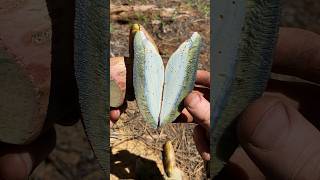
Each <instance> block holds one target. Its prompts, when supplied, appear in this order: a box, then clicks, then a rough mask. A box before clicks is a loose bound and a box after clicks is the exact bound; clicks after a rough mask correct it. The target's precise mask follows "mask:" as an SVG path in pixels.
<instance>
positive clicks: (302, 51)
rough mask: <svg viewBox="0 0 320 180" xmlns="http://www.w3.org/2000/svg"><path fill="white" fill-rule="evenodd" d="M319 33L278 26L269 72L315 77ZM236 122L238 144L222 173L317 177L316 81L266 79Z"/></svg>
mask: <svg viewBox="0 0 320 180" xmlns="http://www.w3.org/2000/svg"><path fill="white" fill-rule="evenodd" d="M319 50H320V36H319V35H317V34H315V33H311V32H308V31H304V30H300V29H293V28H282V29H281V30H280V35H279V40H278V44H277V49H276V57H275V60H274V64H273V69H272V71H273V72H277V73H282V74H287V75H294V76H297V77H300V78H303V79H306V80H309V81H312V82H314V83H318V84H319V82H320V68H319V67H320V51H319ZM267 91H268V92H266V93H265V94H264V95H263V97H262V98H260V99H258V100H256V101H255V102H254V103H252V104H251V105H249V106H248V108H247V109H246V110H245V112H244V113H243V114H242V116H241V118H240V119H239V122H238V138H239V142H240V144H241V146H242V148H243V149H242V148H238V149H237V150H236V152H235V153H234V154H233V156H232V157H231V158H230V163H229V164H228V165H227V167H226V168H225V170H224V173H222V174H223V175H222V176H223V177H224V178H235V177H237V179H239V178H243V179H264V178H265V177H267V178H271V179H319V178H320V141H319V140H320V132H319V130H318V129H319V127H320V123H319V119H320V111H319V104H318V103H319V102H320V93H319V92H320V87H319V85H315V84H310V83H305V82H287V81H279V80H274V79H271V80H270V81H269V83H268V87H267Z"/></svg>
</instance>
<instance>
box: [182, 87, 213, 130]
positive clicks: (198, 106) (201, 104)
mask: <svg viewBox="0 0 320 180" xmlns="http://www.w3.org/2000/svg"><path fill="white" fill-rule="evenodd" d="M184 105H185V107H186V109H187V110H188V112H189V113H190V114H191V115H192V116H193V118H194V121H195V122H196V123H198V124H199V125H201V126H202V127H204V128H205V130H206V131H207V132H209V129H210V103H209V102H208V101H207V100H206V99H205V98H204V97H203V96H201V95H200V94H199V93H196V92H192V93H190V94H189V95H188V96H187V97H186V98H185V100H184Z"/></svg>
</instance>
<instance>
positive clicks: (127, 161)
mask: <svg viewBox="0 0 320 180" xmlns="http://www.w3.org/2000/svg"><path fill="white" fill-rule="evenodd" d="M29 1H31V0H1V1H0V14H2V13H7V12H8V11H10V10H13V9H17V8H22V7H23V6H24V5H26V4H27V2H29ZM133 2H135V3H133ZM36 3H38V4H37V6H35V7H38V5H41V8H46V7H45V3H44V1H38V2H36ZM110 6H111V7H114V8H120V7H123V6H136V7H140V8H141V7H144V9H140V10H139V9H138V10H136V11H124V13H118V14H117V13H116V12H114V13H113V14H112V9H111V41H110V44H111V53H112V55H114V56H128V33H129V26H130V25H131V24H132V23H133V22H139V23H141V24H142V25H144V27H145V28H146V29H147V30H148V31H149V32H150V33H151V34H152V35H153V37H154V38H155V41H156V43H157V45H158V47H160V50H161V55H162V57H164V60H165V61H166V60H167V59H168V57H169V56H170V54H172V52H173V51H174V50H175V49H176V48H177V47H178V45H179V44H180V43H182V42H183V41H184V40H185V39H187V38H188V37H189V35H190V32H192V31H198V32H199V33H200V34H201V36H202V37H204V45H203V48H202V51H201V58H200V61H201V63H200V65H199V69H205V70H209V66H210V61H209V47H210V46H209V43H210V41H209V37H210V26H209V9H208V7H209V5H208V1H205V0H183V1H177V0H160V1H156V0H154V1H152V0H143V1H138V3H136V1H132V0H127V1H124V0H113V1H111V3H110ZM319 9H320V2H319V1H318V0H296V1H290V0H283V10H282V19H281V24H282V25H283V26H290V27H299V28H304V29H308V30H311V31H314V32H317V33H320V11H319ZM33 10H34V11H36V10H37V9H33ZM142 10H144V11H142ZM48 20H49V19H48ZM0 23H1V22H0ZM213 28H214V27H213ZM47 34H50V32H48V33H47ZM45 36H47V35H45ZM43 41H46V42H44V44H47V45H48V46H49V45H50V39H49V38H44V40H43ZM193 127H194V125H192V124H190V125H187V124H172V125H168V126H167V127H165V128H163V129H161V130H160V131H156V130H154V129H152V128H150V127H149V125H148V124H146V123H144V121H143V120H142V118H141V115H140V114H139V112H138V109H137V108H136V104H135V102H129V103H128V108H127V110H126V112H125V113H124V114H123V115H122V116H121V119H120V120H119V123H117V125H115V126H114V128H113V129H112V130H111V135H110V137H111V146H112V150H111V152H112V155H111V165H110V166H111V178H112V179H132V178H135V177H136V176H139V175H140V174H141V172H142V171H141V169H143V172H144V173H145V174H147V175H150V176H148V178H149V179H150V178H152V179H154V176H155V175H159V174H162V173H163V169H162V165H161V153H160V152H161V149H162V147H161V146H162V144H163V143H164V142H165V140H167V139H171V140H173V145H174V147H175V151H176V156H177V165H178V167H179V168H180V169H181V170H182V171H184V173H185V175H186V177H187V178H189V179H202V177H203V175H204V172H203V164H202V160H201V158H200V156H199V155H198V153H197V151H196V149H195V146H194V143H193V140H192V129H193ZM55 128H56V132H57V145H56V148H55V149H54V151H53V152H52V153H51V154H50V155H49V157H48V158H47V159H46V160H45V161H44V162H42V163H41V164H40V165H39V166H38V167H37V168H36V169H35V170H34V172H33V174H32V176H31V178H30V179H34V180H36V179H41V180H42V179H48V180H49V179H61V180H63V179H66V180H67V179H105V177H104V174H103V172H102V171H101V170H100V169H99V166H98V164H97V161H96V160H95V158H94V155H93V153H92V151H91V149H90V146H89V144H88V141H87V139H86V136H85V133H84V130H83V127H82V124H81V123H80V122H78V123H77V124H75V125H74V126H60V125H56V126H55ZM146 167H147V168H146ZM146 169H150V171H151V172H150V173H149V172H148V171H146Z"/></svg>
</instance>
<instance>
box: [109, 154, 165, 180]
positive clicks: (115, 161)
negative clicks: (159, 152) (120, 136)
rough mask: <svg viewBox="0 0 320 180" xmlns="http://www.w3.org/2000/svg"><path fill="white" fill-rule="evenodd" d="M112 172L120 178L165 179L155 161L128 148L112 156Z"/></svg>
mask: <svg viewBox="0 0 320 180" xmlns="http://www.w3.org/2000/svg"><path fill="white" fill-rule="evenodd" d="M110 160H111V162H110V167H111V169H110V174H112V175H114V176H116V177H117V178H119V179H155V180H157V179H159V180H161V179H163V178H162V175H161V172H160V170H159V168H158V166H157V164H156V162H155V161H151V160H149V159H145V158H142V157H140V156H137V155H135V154H132V153H130V152H129V151H127V150H121V151H119V152H117V153H116V154H111V157H110Z"/></svg>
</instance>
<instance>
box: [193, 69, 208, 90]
mask: <svg viewBox="0 0 320 180" xmlns="http://www.w3.org/2000/svg"><path fill="white" fill-rule="evenodd" d="M196 84H199V85H203V86H206V87H210V72H208V71H204V70H198V71H197V78H196Z"/></svg>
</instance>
